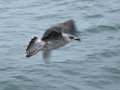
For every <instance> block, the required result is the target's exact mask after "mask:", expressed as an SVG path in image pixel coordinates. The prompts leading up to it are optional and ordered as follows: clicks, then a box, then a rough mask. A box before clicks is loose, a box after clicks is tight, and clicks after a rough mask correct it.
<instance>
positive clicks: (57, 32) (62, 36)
mask: <svg viewBox="0 0 120 90" xmlns="http://www.w3.org/2000/svg"><path fill="white" fill-rule="evenodd" d="M76 33H77V30H76V27H75V22H74V20H73V19H70V20H67V21H65V22H62V23H58V24H56V25H54V26H52V27H50V28H48V29H47V30H46V32H45V33H44V34H43V37H42V38H38V37H36V36H34V37H33V38H32V39H31V41H30V42H29V45H28V46H27V49H26V57H27V58H28V57H31V56H33V55H35V54H37V53H38V52H39V51H43V59H49V58H50V55H51V52H52V50H54V49H57V48H60V47H63V46H65V45H66V44H68V43H70V42H71V41H73V40H77V41H81V39H80V38H77V37H76Z"/></svg>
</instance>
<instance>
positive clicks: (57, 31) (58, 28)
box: [42, 20, 76, 40]
mask: <svg viewBox="0 0 120 90" xmlns="http://www.w3.org/2000/svg"><path fill="white" fill-rule="evenodd" d="M62 33H68V34H72V35H75V34H76V26H75V23H74V20H68V21H66V22H63V23H59V24H57V25H55V26H53V27H51V28H49V29H47V31H46V32H45V33H44V35H43V37H42V40H47V39H55V38H59V37H61V36H62Z"/></svg>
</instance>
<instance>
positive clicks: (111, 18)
mask: <svg viewBox="0 0 120 90" xmlns="http://www.w3.org/2000/svg"><path fill="white" fill-rule="evenodd" d="M69 19H74V20H75V22H76V26H77V28H78V30H79V31H80V35H79V37H80V38H81V39H82V41H81V42H77V41H73V42H71V43H70V44H68V45H66V46H64V47H62V48H59V49H57V50H54V52H53V53H52V58H51V61H50V63H49V64H45V63H44V61H43V59H42V55H41V54H42V53H41V52H39V53H38V54H37V55H35V56H34V57H32V58H28V59H27V58H25V49H26V46H27V45H28V42H29V41H30V39H31V38H32V37H33V36H38V37H41V36H42V35H43V33H44V32H45V30H46V29H47V28H49V27H51V26H52V25H54V24H57V23H60V22H63V21H66V20H69ZM0 90H120V0H0Z"/></svg>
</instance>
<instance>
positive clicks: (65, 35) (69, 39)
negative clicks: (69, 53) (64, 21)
mask: <svg viewBox="0 0 120 90" xmlns="http://www.w3.org/2000/svg"><path fill="white" fill-rule="evenodd" d="M63 37H64V38H65V39H66V40H67V41H68V42H70V41H72V40H77V41H81V39H80V38H77V37H75V36H73V35H71V34H66V33H64V34H63Z"/></svg>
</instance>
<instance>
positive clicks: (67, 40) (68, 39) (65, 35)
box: [62, 34, 71, 42]
mask: <svg viewBox="0 0 120 90" xmlns="http://www.w3.org/2000/svg"><path fill="white" fill-rule="evenodd" d="M62 35H63V37H64V39H65V41H66V42H71V39H70V38H69V36H68V34H62Z"/></svg>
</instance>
